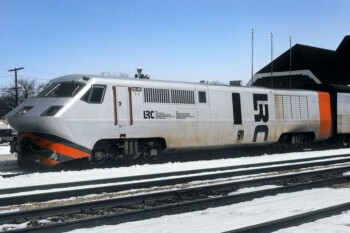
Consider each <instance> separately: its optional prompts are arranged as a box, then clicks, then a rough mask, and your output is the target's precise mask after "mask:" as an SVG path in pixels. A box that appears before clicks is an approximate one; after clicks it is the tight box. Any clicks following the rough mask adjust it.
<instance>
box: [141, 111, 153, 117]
mask: <svg viewBox="0 0 350 233" xmlns="http://www.w3.org/2000/svg"><path fill="white" fill-rule="evenodd" d="M143 118H144V119H154V111H143Z"/></svg>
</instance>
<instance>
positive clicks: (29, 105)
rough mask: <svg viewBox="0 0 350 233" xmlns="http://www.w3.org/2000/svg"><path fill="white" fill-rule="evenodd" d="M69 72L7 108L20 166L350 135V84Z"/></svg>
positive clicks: (346, 140) (343, 139)
mask: <svg viewBox="0 0 350 233" xmlns="http://www.w3.org/2000/svg"><path fill="white" fill-rule="evenodd" d="M145 77H146V76H140V77H137V76H136V78H118V77H113V76H104V75H102V76H101V75H84V74H76V75H66V76H62V77H58V78H55V79H53V80H51V81H50V82H49V83H48V84H47V85H46V86H45V88H44V89H43V90H42V91H41V92H39V93H38V94H37V95H36V96H34V97H32V98H29V99H28V100H27V101H25V102H23V103H22V104H20V105H19V106H17V107H16V108H15V109H13V110H12V111H11V112H9V113H8V114H7V115H6V120H7V121H8V122H9V124H10V125H11V126H12V127H13V128H14V129H15V130H16V131H17V132H18V137H17V138H16V140H14V141H13V143H12V144H11V150H12V151H13V152H16V153H17V155H18V156H17V161H18V164H19V165H21V166H22V165H27V164H40V165H43V166H55V165H58V164H62V163H67V162H69V161H73V160H85V161H86V160H87V161H89V162H90V163H92V164H96V163H104V162H106V161H109V162H111V161H118V160H120V159H129V160H136V159H142V160H145V161H150V160H155V159H157V158H158V157H159V156H160V155H161V154H164V153H167V152H171V151H176V150H183V149H200V148H212V147H225V146H230V147H252V146H269V145H273V146H275V147H281V148H283V147H289V146H293V147H294V146H305V145H309V144H310V143H313V142H324V141H336V142H338V143H340V144H341V145H342V146H349V144H350V104H349V103H350V89H349V88H348V87H341V86H335V85H324V84H320V85H314V86H308V87H305V88H302V89H292V90H290V89H288V90H286V89H271V88H263V87H254V86H250V87H247V86H235V85H221V84H210V83H206V82H199V83H190V82H178V81H162V80H153V79H149V78H148V77H146V78H145Z"/></svg>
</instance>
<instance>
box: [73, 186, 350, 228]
mask: <svg viewBox="0 0 350 233" xmlns="http://www.w3.org/2000/svg"><path fill="white" fill-rule="evenodd" d="M349 195H350V189H331V188H322V189H321V188H320V189H312V190H306V191H300V192H295V193H287V194H278V195H276V196H269V197H263V198H257V199H254V200H252V201H248V202H242V203H238V204H234V205H229V206H222V207H217V208H209V209H206V210H203V211H195V212H190V213H185V214H177V215H169V216H163V217H160V218H153V219H148V220H142V221H136V222H129V223H123V224H119V225H115V226H101V227H95V228H90V229H79V230H74V231H71V233H89V232H106V233H107V232H128V233H133V232H135V233H139V232H142V233H153V232H162V233H167V232H182V233H186V232H188V233H192V232H201V233H206V232H208V233H209V232H210V233H212V232H223V231H229V230H233V229H236V228H241V227H245V226H249V225H253V224H259V223H262V222H267V221H272V220H275V219H279V218H284V217H288V216H292V215H296V214H301V213H305V212H309V211H313V210H316V209H321V208H326V207H329V206H332V205H338V204H342V203H345V202H348V201H349ZM349 216H350V214H349V213H348V214H346V215H341V218H339V217H332V218H328V220H327V219H324V220H319V221H318V222H321V224H322V225H328V227H325V228H324V227H323V226H322V225H317V223H318V222H317V223H316V224H312V223H311V224H306V225H302V226H300V227H298V228H290V229H289V231H287V229H286V231H281V232H288V233H289V232H299V229H300V232H316V230H315V229H317V233H323V232H350V226H349V222H350V218H349ZM337 224H339V225H337ZM309 225H310V226H309ZM304 227H305V228H304ZM316 227H317V228H316ZM304 229H306V230H304ZM308 229H310V230H308ZM334 229H335V230H334ZM338 230H339V231H338Z"/></svg>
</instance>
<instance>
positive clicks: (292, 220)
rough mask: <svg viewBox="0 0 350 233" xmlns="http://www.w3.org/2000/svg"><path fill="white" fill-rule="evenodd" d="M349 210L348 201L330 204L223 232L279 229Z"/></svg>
mask: <svg viewBox="0 0 350 233" xmlns="http://www.w3.org/2000/svg"><path fill="white" fill-rule="evenodd" d="M348 210H350V202H346V203H343V204H340V205H335V206H330V207H327V208H323V209H318V210H314V211H310V212H306V213H302V214H297V215H293V216H290V217H286V218H281V219H276V220H273V221H269V222H264V223H260V224H256V225H252V226H247V227H243V228H239V229H235V230H231V231H226V232H224V233H268V232H274V231H277V230H280V229H284V228H289V227H293V226H299V225H302V224H305V223H309V222H313V221H316V220H319V219H322V218H327V217H330V216H333V215H339V214H341V213H342V212H344V211H348Z"/></svg>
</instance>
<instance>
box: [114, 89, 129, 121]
mask: <svg viewBox="0 0 350 233" xmlns="http://www.w3.org/2000/svg"><path fill="white" fill-rule="evenodd" d="M114 88H115V92H116V94H115V97H116V98H115V105H116V106H115V109H116V112H115V115H116V116H115V117H116V119H115V121H116V122H115V125H118V126H119V127H122V126H125V125H130V101H129V93H128V92H129V91H128V87H122V86H115V87H114Z"/></svg>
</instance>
